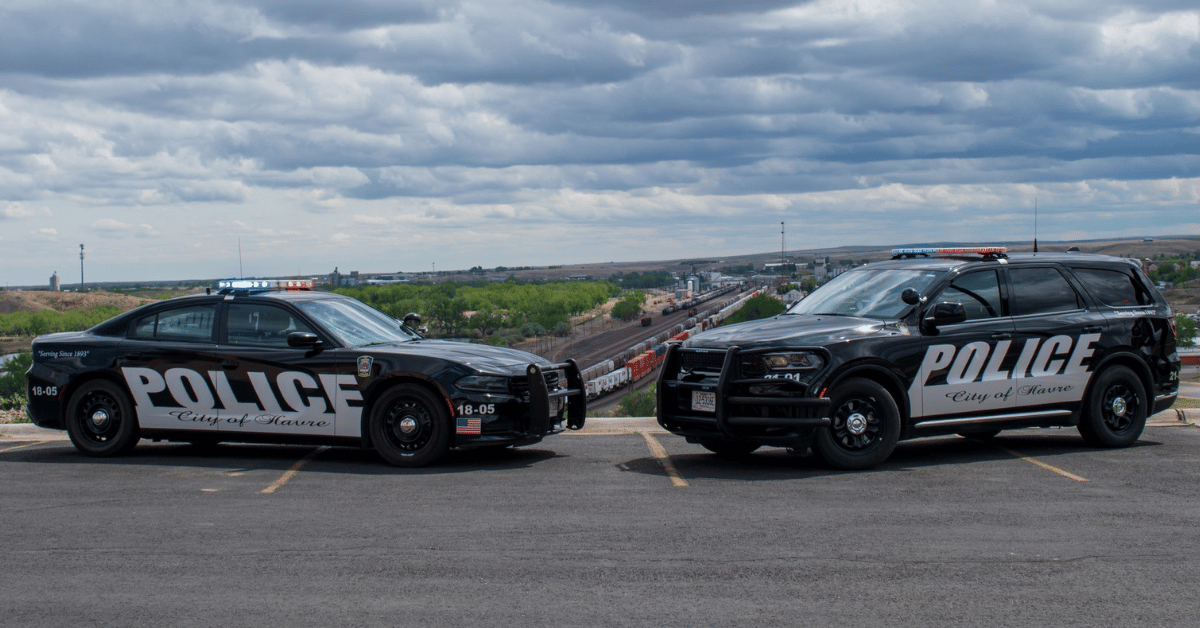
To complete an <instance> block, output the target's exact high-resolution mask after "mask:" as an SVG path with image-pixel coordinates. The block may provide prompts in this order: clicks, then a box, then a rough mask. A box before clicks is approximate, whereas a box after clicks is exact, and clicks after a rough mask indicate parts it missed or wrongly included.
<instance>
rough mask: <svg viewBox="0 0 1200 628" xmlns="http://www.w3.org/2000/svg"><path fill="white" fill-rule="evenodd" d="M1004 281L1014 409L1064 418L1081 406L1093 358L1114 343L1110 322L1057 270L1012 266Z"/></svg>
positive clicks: (1051, 266)
mask: <svg viewBox="0 0 1200 628" xmlns="http://www.w3.org/2000/svg"><path fill="white" fill-rule="evenodd" d="M1005 275H1006V276H1007V280H1008V286H1009V290H1008V307H1009V312H1010V313H1011V314H1012V319H1013V324H1014V326H1015V328H1016V334H1017V337H1016V342H1015V343H1014V345H1015V346H1017V347H1019V351H1020V353H1019V354H1018V356H1019V357H1018V359H1017V361H1016V364H1015V365H1014V367H1013V370H1012V377H1013V379H1014V392H1015V402H1016V405H1017V407H1018V409H1021V410H1029V409H1041V410H1047V409H1051V410H1059V409H1061V413H1062V414H1063V416H1066V414H1067V413H1068V411H1069V410H1070V409H1073V407H1074V404H1077V403H1078V402H1079V401H1080V400H1082V398H1083V395H1084V393H1085V392H1086V390H1087V384H1088V381H1089V379H1090V378H1091V375H1092V373H1091V371H1092V367H1093V365H1094V363H1095V361H1096V358H1097V356H1099V355H1102V354H1103V352H1104V347H1105V346H1106V345H1110V344H1111V343H1112V342H1113V340H1114V335H1113V332H1112V330H1111V329H1110V328H1109V321H1108V320H1107V319H1106V318H1105V316H1104V315H1103V313H1101V312H1099V311H1098V310H1097V309H1096V308H1095V307H1093V306H1092V305H1091V304H1090V302H1089V301H1088V300H1087V299H1086V298H1085V297H1084V296H1083V295H1081V294H1080V293H1079V290H1078V289H1077V287H1076V286H1075V285H1074V284H1073V283H1072V282H1071V281H1070V280H1069V279H1068V277H1067V276H1066V274H1064V272H1063V269H1062V267H1060V266H1059V265H1057V264H1052V263H1045V264H1038V263H1033V264H1024V263H1022V264H1014V265H1010V266H1008V267H1006V270H1005ZM1047 406H1052V407H1053V408H1046V407H1047Z"/></svg>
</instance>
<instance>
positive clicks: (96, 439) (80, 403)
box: [67, 380, 141, 457]
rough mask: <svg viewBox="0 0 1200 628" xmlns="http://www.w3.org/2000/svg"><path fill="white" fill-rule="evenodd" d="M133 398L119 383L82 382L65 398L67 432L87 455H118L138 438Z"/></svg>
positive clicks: (78, 447) (136, 441)
mask: <svg viewBox="0 0 1200 628" xmlns="http://www.w3.org/2000/svg"><path fill="white" fill-rule="evenodd" d="M139 434H140V430H139V429H138V423H137V416H136V415H135V414H134V411H133V402H132V401H130V399H129V395H127V394H126V393H125V391H124V390H122V389H121V387H119V386H117V385H116V384H114V383H112V382H110V381H107V380H95V381H91V382H88V383H86V384H84V385H83V386H81V387H80V388H79V390H76V391H75V394H73V395H71V400H70V401H69V402H67V435H68V436H70V438H71V444H73V445H75V449H78V450H79V451H80V452H81V453H83V454H86V455H88V456H97V457H107V456H117V455H120V454H123V453H126V452H128V451H129V450H130V449H133V447H134V446H135V445H137V443H138V440H140V438H141V437H140V436H139Z"/></svg>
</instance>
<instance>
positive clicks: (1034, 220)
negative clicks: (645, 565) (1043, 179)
mask: <svg viewBox="0 0 1200 628" xmlns="http://www.w3.org/2000/svg"><path fill="white" fill-rule="evenodd" d="M1033 252H1034V253H1035V254H1036V253H1037V197H1036V196H1035V197H1033Z"/></svg>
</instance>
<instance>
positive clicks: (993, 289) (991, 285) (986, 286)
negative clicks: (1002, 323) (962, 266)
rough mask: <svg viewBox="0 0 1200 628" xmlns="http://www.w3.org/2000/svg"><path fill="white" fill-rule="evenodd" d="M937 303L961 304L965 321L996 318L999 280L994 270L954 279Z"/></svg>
mask: <svg viewBox="0 0 1200 628" xmlns="http://www.w3.org/2000/svg"><path fill="white" fill-rule="evenodd" d="M938 300H939V301H949V302H952V303H955V302H957V303H962V306H963V309H964V310H966V311H967V320H969V321H976V320H981V319H987V318H998V317H999V316H1000V315H1001V313H1002V312H1001V309H1000V280H999V279H998V278H997V276H996V271H994V270H984V271H979V272H974V273H966V274H964V275H960V276H959V277H956V278H955V279H954V281H952V282H950V285H949V286H947V287H946V289H945V290H943V291H942V295H941V297H939V298H938Z"/></svg>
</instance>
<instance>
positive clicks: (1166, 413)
mask: <svg viewBox="0 0 1200 628" xmlns="http://www.w3.org/2000/svg"><path fill="white" fill-rule="evenodd" d="M1146 425H1150V426H1155V427H1171V426H1180V425H1200V408H1172V409H1170V410H1163V411H1162V412H1159V413H1158V414H1156V415H1154V416H1151V417H1149V418H1147V419H1146Z"/></svg>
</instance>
